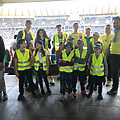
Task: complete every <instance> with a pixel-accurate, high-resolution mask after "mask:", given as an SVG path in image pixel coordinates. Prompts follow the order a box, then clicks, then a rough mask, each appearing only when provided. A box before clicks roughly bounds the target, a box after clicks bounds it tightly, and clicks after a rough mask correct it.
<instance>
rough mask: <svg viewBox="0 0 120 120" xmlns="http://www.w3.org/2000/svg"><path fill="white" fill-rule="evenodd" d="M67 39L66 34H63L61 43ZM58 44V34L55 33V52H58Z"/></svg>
mask: <svg viewBox="0 0 120 120" xmlns="http://www.w3.org/2000/svg"><path fill="white" fill-rule="evenodd" d="M66 37H67V35H66V33H63V36H62V43H64V39H65V38H66ZM59 44H60V41H59V38H58V34H57V33H55V50H56V51H58V50H59V47H60V46H59Z"/></svg>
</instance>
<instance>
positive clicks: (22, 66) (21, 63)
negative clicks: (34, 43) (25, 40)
mask: <svg viewBox="0 0 120 120" xmlns="http://www.w3.org/2000/svg"><path fill="white" fill-rule="evenodd" d="M16 54H17V58H18V70H19V71H23V70H26V69H30V61H29V58H30V56H29V50H28V49H25V53H24V55H23V54H22V53H21V51H20V49H18V50H16Z"/></svg>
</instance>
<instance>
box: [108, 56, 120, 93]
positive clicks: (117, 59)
mask: <svg viewBox="0 0 120 120" xmlns="http://www.w3.org/2000/svg"><path fill="white" fill-rule="evenodd" d="M110 64H111V69H112V76H113V88H112V89H113V90H115V91H116V90H118V86H119V70H120V55H114V54H111V55H110Z"/></svg>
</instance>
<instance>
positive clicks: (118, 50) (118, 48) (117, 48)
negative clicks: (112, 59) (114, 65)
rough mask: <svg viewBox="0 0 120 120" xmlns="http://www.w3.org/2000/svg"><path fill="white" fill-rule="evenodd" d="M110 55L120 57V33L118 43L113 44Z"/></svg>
mask: <svg viewBox="0 0 120 120" xmlns="http://www.w3.org/2000/svg"><path fill="white" fill-rule="evenodd" d="M110 53H111V54H116V55H120V31H119V32H118V33H117V40H116V42H113V41H112V42H111V47H110Z"/></svg>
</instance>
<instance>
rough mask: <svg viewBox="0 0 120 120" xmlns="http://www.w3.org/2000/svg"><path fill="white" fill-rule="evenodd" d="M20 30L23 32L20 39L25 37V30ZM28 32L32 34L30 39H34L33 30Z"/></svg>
mask: <svg viewBox="0 0 120 120" xmlns="http://www.w3.org/2000/svg"><path fill="white" fill-rule="evenodd" d="M22 32H23V35H22V39H25V30H22ZM30 34H31V36H32V40H33V41H34V35H33V32H32V31H30Z"/></svg>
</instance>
